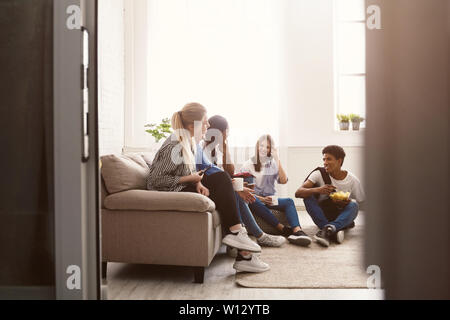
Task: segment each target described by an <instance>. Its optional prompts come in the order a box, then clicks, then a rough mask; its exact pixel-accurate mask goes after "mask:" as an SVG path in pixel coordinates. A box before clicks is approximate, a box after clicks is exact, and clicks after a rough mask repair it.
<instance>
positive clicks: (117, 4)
mask: <svg viewBox="0 0 450 320" xmlns="http://www.w3.org/2000/svg"><path fill="white" fill-rule="evenodd" d="M98 6H99V17H98V23H99V30H98V34H99V43H98V45H99V61H98V67H99V144H100V145H99V148H100V155H105V154H111V153H121V152H122V148H123V145H124V93H125V89H124V0H99V3H98Z"/></svg>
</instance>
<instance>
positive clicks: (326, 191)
mask: <svg viewBox="0 0 450 320" xmlns="http://www.w3.org/2000/svg"><path fill="white" fill-rule="evenodd" d="M335 190H336V187H335V186H332V185H330V184H326V185H323V186H321V187H320V188H318V189H317V191H318V192H319V193H320V194H325V195H330V194H331V193H333V192H335Z"/></svg>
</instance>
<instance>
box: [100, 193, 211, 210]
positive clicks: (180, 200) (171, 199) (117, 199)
mask: <svg viewBox="0 0 450 320" xmlns="http://www.w3.org/2000/svg"><path fill="white" fill-rule="evenodd" d="M215 207H216V206H215V204H214V202H213V201H212V200H211V199H209V198H208V197H205V196H203V195H201V194H199V193H191V192H163V191H148V190H129V191H123V192H119V193H115V194H111V195H109V196H107V197H106V198H105V208H107V209H109V210H142V211H188V212H213V211H214V210H215Z"/></svg>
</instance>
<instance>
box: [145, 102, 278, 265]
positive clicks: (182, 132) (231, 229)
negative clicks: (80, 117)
mask: <svg viewBox="0 0 450 320" xmlns="http://www.w3.org/2000/svg"><path fill="white" fill-rule="evenodd" d="M172 127H173V129H174V133H173V134H172V135H171V136H170V137H169V138H167V140H166V141H165V142H164V144H163V145H162V147H161V148H160V149H159V150H158V152H157V153H156V155H155V159H154V161H153V162H152V164H151V166H150V174H149V177H148V180H147V187H148V189H149V190H158V191H177V192H197V193H200V194H202V195H204V196H207V197H209V198H211V200H213V201H214V203H215V204H216V209H217V211H218V212H219V215H220V218H221V223H222V226H223V227H224V230H226V232H228V234H227V235H226V236H225V237H224V238H223V240H222V242H223V243H224V244H226V245H227V246H230V247H233V248H236V249H238V256H237V257H236V261H235V263H234V265H233V267H234V268H235V269H236V270H237V271H247V272H263V271H267V270H269V269H270V267H269V266H268V265H267V264H266V263H264V262H262V261H261V260H259V258H258V256H257V255H254V254H252V253H255V252H261V247H260V246H259V245H258V244H257V243H255V242H254V241H252V240H251V239H250V238H249V237H248V234H247V230H246V229H245V227H243V225H242V222H241V219H240V213H239V211H238V210H239V209H238V206H237V202H236V195H235V191H234V188H233V185H232V182H231V179H230V177H229V175H228V174H227V173H225V172H223V171H222V170H220V169H219V168H217V167H208V170H207V171H206V170H199V168H200V167H201V163H196V156H200V157H201V158H203V155H202V154H201V152H202V151H201V148H199V145H198V142H200V141H201V140H202V137H203V136H204V134H205V133H206V130H207V129H208V127H209V123H208V117H207V111H206V108H205V107H204V106H202V105H201V104H199V103H189V104H187V105H185V106H184V107H183V109H182V110H180V111H178V112H175V113H174V114H173V116H172ZM197 162H198V161H197Z"/></svg>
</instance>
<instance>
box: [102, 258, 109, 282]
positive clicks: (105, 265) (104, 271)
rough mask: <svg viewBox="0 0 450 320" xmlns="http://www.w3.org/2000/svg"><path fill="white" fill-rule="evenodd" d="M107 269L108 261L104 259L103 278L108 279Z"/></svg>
mask: <svg viewBox="0 0 450 320" xmlns="http://www.w3.org/2000/svg"><path fill="white" fill-rule="evenodd" d="M107 269H108V262H105V261H102V279H106V271H107Z"/></svg>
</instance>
